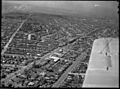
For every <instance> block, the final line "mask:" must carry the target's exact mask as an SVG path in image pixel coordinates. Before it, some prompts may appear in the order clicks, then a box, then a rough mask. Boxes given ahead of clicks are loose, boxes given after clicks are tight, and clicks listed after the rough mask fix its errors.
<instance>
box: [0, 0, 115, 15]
mask: <svg viewBox="0 0 120 89" xmlns="http://www.w3.org/2000/svg"><path fill="white" fill-rule="evenodd" d="M9 12H26V13H29V12H32V13H35V12H37V13H47V14H55V15H56V14H58V15H75V16H77V15H80V16H100V17H102V16H108V17H109V16H110V17H116V16H117V12H116V11H115V10H114V8H113V9H112V8H106V7H95V8H93V9H92V10H90V11H87V12H86V11H84V10H83V9H82V8H78V9H77V10H70V9H69V10H66V9H60V8H59V9H58V8H49V7H44V6H37V5H31V4H18V3H10V2H2V13H9Z"/></svg>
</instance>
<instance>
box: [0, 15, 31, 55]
mask: <svg viewBox="0 0 120 89" xmlns="http://www.w3.org/2000/svg"><path fill="white" fill-rule="evenodd" d="M30 16H31V15H29V16H28V18H29V17H30ZM28 18H26V19H25V20H24V21H23V22H22V23H21V25H20V26H19V27H18V29H17V30H16V31H15V32H14V33H13V35H12V36H11V38H10V39H9V41H8V43H7V44H6V45H5V46H4V49H3V50H2V53H1V55H2V54H4V52H5V51H6V50H7V48H8V46H9V44H10V43H11V41H12V39H13V38H14V36H15V35H16V33H17V32H18V31H19V30H20V28H21V27H22V25H23V24H24V23H25V22H26V21H27V19H28Z"/></svg>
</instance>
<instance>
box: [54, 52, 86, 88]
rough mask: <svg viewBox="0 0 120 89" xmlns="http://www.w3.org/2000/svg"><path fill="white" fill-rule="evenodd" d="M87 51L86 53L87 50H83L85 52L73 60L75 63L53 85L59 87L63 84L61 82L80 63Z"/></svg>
mask: <svg viewBox="0 0 120 89" xmlns="http://www.w3.org/2000/svg"><path fill="white" fill-rule="evenodd" d="M85 53H86V52H83V53H82V54H81V55H80V56H79V57H78V58H77V59H76V61H74V62H73V64H72V65H71V66H70V67H69V68H68V69H67V70H66V71H65V72H64V73H63V74H62V76H61V77H60V78H59V80H58V81H57V82H56V83H55V84H54V85H53V86H52V87H54V88H58V87H59V86H60V85H61V83H62V82H63V81H64V79H66V78H67V76H68V73H69V72H70V71H71V70H72V69H73V68H75V67H76V66H78V65H79V63H80V62H81V61H82V60H83V59H84V57H85Z"/></svg>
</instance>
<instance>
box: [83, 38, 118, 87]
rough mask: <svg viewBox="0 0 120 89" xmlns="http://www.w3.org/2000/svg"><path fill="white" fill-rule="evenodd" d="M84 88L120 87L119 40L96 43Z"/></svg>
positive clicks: (98, 41) (98, 40) (103, 40)
mask: <svg viewBox="0 0 120 89" xmlns="http://www.w3.org/2000/svg"><path fill="white" fill-rule="evenodd" d="M83 87H119V38H100V39H96V40H95V41H94V43H93V48H92V52H91V56H90V60H89V64H88V69H87V71H86V75H85V80H84V83H83Z"/></svg>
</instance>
